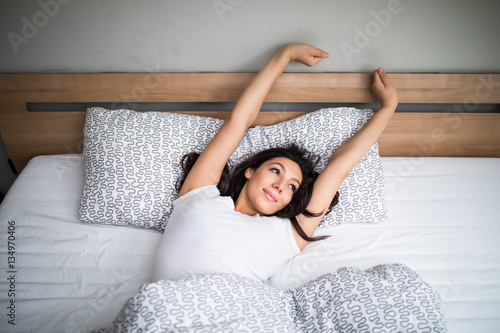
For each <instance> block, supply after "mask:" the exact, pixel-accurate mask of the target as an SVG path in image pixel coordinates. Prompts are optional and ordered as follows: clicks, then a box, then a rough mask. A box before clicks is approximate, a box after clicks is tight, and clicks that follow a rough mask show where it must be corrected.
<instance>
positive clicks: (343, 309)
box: [98, 264, 446, 333]
mask: <svg viewBox="0 0 500 333" xmlns="http://www.w3.org/2000/svg"><path fill="white" fill-rule="evenodd" d="M98 332H101V333H103V332H446V322H445V319H444V311H443V303H442V301H441V298H440V296H439V294H437V293H436V292H435V291H434V289H433V288H432V287H431V286H430V285H428V284H427V283H426V282H424V281H423V280H422V279H421V278H420V276H419V275H418V274H416V273H415V272H413V271H412V270H411V269H410V268H408V267H407V266H405V265H401V264H394V265H379V266H376V267H373V268H371V269H368V270H365V271H361V270H359V269H355V268H341V269H339V270H338V271H337V272H335V273H330V274H325V275H323V276H321V277H319V278H317V279H315V280H313V281H310V282H308V283H306V284H305V285H303V286H302V287H300V288H297V289H293V290H288V291H282V290H279V289H277V288H274V287H271V286H269V285H266V284H264V283H261V282H258V281H254V280H250V279H246V278H242V277H239V276H236V275H232V274H207V275H198V276H192V277H190V278H184V279H181V280H176V281H166V280H161V281H158V282H156V283H150V284H146V285H144V286H142V288H141V289H140V290H139V291H138V293H137V294H136V295H135V296H134V297H132V298H130V299H128V301H127V302H126V303H125V305H124V306H123V307H122V310H121V311H120V313H119V314H118V316H117V317H116V319H115V320H114V322H113V328H110V329H102V330H100V331H98Z"/></svg>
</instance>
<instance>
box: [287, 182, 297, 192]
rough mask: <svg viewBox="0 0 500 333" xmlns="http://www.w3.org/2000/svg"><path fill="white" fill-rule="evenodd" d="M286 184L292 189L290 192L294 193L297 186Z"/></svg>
mask: <svg viewBox="0 0 500 333" xmlns="http://www.w3.org/2000/svg"><path fill="white" fill-rule="evenodd" d="M288 186H290V189H291V190H292V192H294V193H295V191H297V186H295V185H293V184H290V185H288Z"/></svg>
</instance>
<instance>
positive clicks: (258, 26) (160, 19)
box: [0, 0, 500, 193]
mask: <svg viewBox="0 0 500 333" xmlns="http://www.w3.org/2000/svg"><path fill="white" fill-rule="evenodd" d="M499 14H500V1H491V0H490V1H486V0H483V1H469V0H421V1H418V0H399V1H397V0H389V1H383V0H364V1H347V0H345V1H337V0H207V1H202V0H184V1H180V0H177V1H175V0H163V1H161V0H156V1H133V0H103V1H96V0H25V1H19V0H2V1H1V2H0V34H1V35H2V38H1V39H0V52H1V53H0V55H1V62H0V72H104V71H105V72H110V71H124V72H148V71H160V72H172V71H174V72H179V71H180V72H184V71H185V72H196V71H236V72H238V71H258V70H259V69H260V67H261V66H262V65H263V64H264V63H265V62H266V60H267V59H268V58H269V57H270V56H271V55H272V54H273V53H274V52H275V51H276V50H277V49H278V48H279V47H280V46H281V45H284V44H286V43H290V42H305V43H309V44H311V45H314V46H317V47H320V48H323V49H325V50H327V51H328V52H330V53H331V55H332V56H331V57H330V59H328V60H327V61H323V62H321V63H320V64H319V65H318V66H316V67H314V68H307V67H304V66H302V65H300V64H290V65H289V67H288V68H287V71H294V72H298V71H318V72H324V71H333V72H337V71H344V72H345V71H350V72H367V71H372V70H373V69H374V68H376V67H378V66H382V67H384V68H385V69H386V71H388V72H458V73H472V72H476V73H480V72H500V56H499V55H500V34H499V32H500V19H498V16H499ZM0 154H2V153H1V147H0ZM2 155H3V156H0V159H1V161H2V162H1V163H3V161H4V160H5V159H6V157H5V154H2ZM0 175H1V179H2V183H1V184H0V185H1V186H2V187H1V190H2V191H3V192H4V193H5V190H6V188H8V186H9V184H10V182H11V180H12V177H11V176H10V175H9V170H8V169H7V167H6V166H5V165H4V166H3V168H2V167H0Z"/></svg>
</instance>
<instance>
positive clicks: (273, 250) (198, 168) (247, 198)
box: [153, 44, 398, 281]
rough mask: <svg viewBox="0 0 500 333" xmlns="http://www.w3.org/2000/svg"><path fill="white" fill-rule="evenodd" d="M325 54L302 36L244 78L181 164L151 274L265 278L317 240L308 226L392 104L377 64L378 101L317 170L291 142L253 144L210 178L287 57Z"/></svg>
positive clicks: (312, 61) (316, 58) (308, 59)
mask: <svg viewBox="0 0 500 333" xmlns="http://www.w3.org/2000/svg"><path fill="white" fill-rule="evenodd" d="M328 57H329V54H328V53H327V52H325V51H322V50H320V49H317V48H314V47H311V46H309V45H307V44H290V45H287V46H284V47H283V48H281V49H280V50H279V51H278V52H277V53H276V54H275V55H274V57H273V58H272V59H271V60H270V61H269V62H268V63H267V64H266V65H265V66H264V68H262V70H261V71H260V72H259V73H258V74H257V76H256V77H255V78H254V79H253V81H252V82H251V83H250V84H249V85H248V87H247V88H246V89H245V91H244V92H243V94H242V95H241V96H240V98H239V99H238V101H237V103H236V105H235V107H234V109H233V110H232V112H231V115H230V117H229V119H227V120H226V121H225V122H224V124H223V125H222V127H221V128H220V130H219V131H218V133H217V134H216V135H215V136H214V138H213V139H212V141H211V142H210V143H209V144H208V145H207V147H206V148H205V150H204V151H203V152H202V153H201V154H200V156H199V157H198V158H197V159H196V161H195V162H194V161H193V162H194V164H193V165H192V167H188V169H189V173H187V175H186V176H185V179H184V182H183V183H182V186H181V188H180V190H179V197H178V199H177V200H176V201H175V202H174V210H173V212H172V215H171V216H170V219H169V222H168V223H167V226H166V229H165V232H164V234H163V237H162V240H161V243H160V246H159V248H158V252H157V256H156V259H155V266H154V271H153V280H160V279H178V278H182V277H188V276H190V275H194V274H206V273H234V274H238V275H240V276H244V277H249V278H253V279H256V280H260V281H266V280H267V279H268V278H269V277H270V276H271V275H272V274H274V273H275V271H276V270H277V269H278V268H279V267H280V266H281V265H282V264H284V263H285V262H287V261H288V260H290V259H291V258H292V257H293V256H295V255H296V254H298V253H299V252H300V251H301V250H302V249H303V248H304V247H305V246H306V245H307V243H308V242H309V241H314V240H316V239H315V238H313V237H312V236H313V233H314V231H315V230H316V227H317V226H318V225H319V223H320V222H321V219H322V218H323V216H324V215H325V214H326V212H327V211H328V208H329V207H330V206H331V204H332V202H334V199H335V197H336V193H337V190H338V188H339V187H340V185H341V183H342V181H343V180H344V178H345V177H346V176H347V174H348V173H349V172H350V170H351V169H352V168H353V167H354V166H355V165H356V164H357V163H358V162H359V161H360V160H361V158H363V156H364V155H365V154H366V153H367V152H368V150H369V149H370V148H371V146H372V145H373V144H374V142H375V141H376V140H377V139H378V137H379V136H380V134H381V133H382V131H383V129H384V128H385V126H386V124H387V123H388V122H389V120H390V118H391V117H392V115H393V113H394V111H395V109H396V106H397V104H398V97H397V92H396V89H395V88H394V86H393V85H392V83H391V82H390V81H389V79H388V78H387V75H386V74H385V72H384V71H383V70H382V69H381V68H379V69H378V70H376V71H374V73H373V84H372V91H373V93H374V95H375V96H376V97H377V98H378V100H379V102H380V104H381V108H380V110H379V111H378V112H376V113H375V114H374V116H373V117H372V118H371V119H370V121H369V122H368V123H367V124H366V125H365V126H364V127H363V128H362V129H361V130H360V131H359V132H358V133H356V134H355V135H354V136H353V137H352V138H351V139H350V140H348V141H347V142H346V143H345V144H343V145H342V146H341V147H339V148H338V149H337V150H336V151H335V152H334V153H333V154H332V156H331V158H330V161H329V163H328V164H327V166H326V167H325V168H324V170H323V171H322V172H321V174H320V175H316V174H314V173H313V172H312V168H313V166H314V164H311V163H310V162H308V158H307V153H305V152H303V151H301V150H299V149H297V148H296V147H290V148H289V149H281V150H280V149H276V150H270V151H265V152H263V153H261V154H260V155H259V154H258V155H257V157H253V160H251V161H247V162H245V163H244V164H242V165H240V167H239V168H237V170H239V174H238V175H237V176H234V177H233V179H234V178H236V180H235V181H232V183H231V181H230V182H229V183H230V184H232V185H227V184H226V183H227V182H226V180H224V184H223V186H220V188H221V190H220V191H219V188H218V187H217V185H218V184H219V182H220V181H221V176H222V175H223V171H224V170H227V168H226V163H227V161H228V160H229V157H230V156H231V155H232V153H233V152H234V150H235V149H236V147H237V146H238V144H239V142H240V141H241V139H242V138H243V135H244V134H245V131H246V130H247V129H248V128H249V127H250V125H251V124H252V123H253V122H254V120H255V119H256V117H257V115H258V113H259V110H260V108H261V106H262V103H263V102H264V99H265V97H266V96H267V94H268V92H269V90H270V89H271V86H272V85H273V83H274V82H275V81H276V79H277V78H278V77H279V75H280V74H281V73H282V72H283V70H284V69H285V67H286V66H287V64H288V63H289V62H290V61H298V62H301V63H303V64H305V65H307V66H314V65H316V64H317V63H318V62H320V61H321V60H323V59H325V58H328ZM234 183H239V184H240V185H239V186H233V185H234ZM313 185H314V186H313ZM230 188H232V189H230ZM221 192H222V194H223V195H221ZM226 195H227V196H226ZM304 198H305V199H304ZM284 212H285V213H284ZM292 222H293V225H292Z"/></svg>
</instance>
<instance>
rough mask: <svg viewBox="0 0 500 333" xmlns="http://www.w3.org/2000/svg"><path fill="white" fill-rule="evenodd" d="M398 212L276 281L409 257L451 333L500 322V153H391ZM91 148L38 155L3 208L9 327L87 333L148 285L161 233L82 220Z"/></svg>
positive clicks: (320, 247) (1, 253)
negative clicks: (11, 262)
mask: <svg viewBox="0 0 500 333" xmlns="http://www.w3.org/2000/svg"><path fill="white" fill-rule="evenodd" d="M382 162H383V166H384V172H385V177H386V195H387V204H388V210H389V218H388V219H387V220H386V221H384V222H383V223H380V224H373V225H369V224H362V225H355V224H346V225H341V226H338V227H334V228H329V229H321V230H318V232H317V234H331V235H332V237H331V238H330V239H328V240H326V241H322V242H318V243H312V244H310V245H308V246H307V247H306V249H305V250H304V251H303V252H302V254H300V255H299V256H297V257H296V258H294V259H293V260H292V261H291V262H289V263H288V264H286V265H285V266H284V267H282V269H281V270H280V271H279V272H278V273H277V274H276V275H275V276H274V277H273V278H272V279H271V281H270V283H271V284H273V285H275V286H278V287H280V288H285V289H286V288H290V287H295V286H299V285H301V284H302V283H305V282H307V281H309V280H310V279H313V278H315V277H317V276H319V275H321V274H324V273H327V272H330V271H334V270H336V269H338V268H340V267H344V266H354V267H359V268H368V267H371V266H374V265H377V264H383V263H395V262H399V263H404V264H407V265H408V266H409V267H411V268H412V269H414V270H415V271H417V272H418V273H420V274H421V275H422V277H423V278H424V279H425V280H426V281H427V282H429V283H430V284H432V285H433V286H434V287H435V288H436V289H437V290H438V291H439V292H440V293H441V295H442V297H443V299H444V301H445V304H446V311H447V312H446V317H447V321H448V326H449V331H450V332H497V331H498V330H499V328H500V315H499V314H500V260H499V259H498V257H499V256H500V205H499V204H498V202H500V187H499V185H500V173H499V171H500V159H488V158H484V159H479V158H421V159H411V158H383V159H382ZM81 183H82V156H81V155H55V156H40V157H37V158H35V159H33V160H32V161H31V162H30V163H29V165H28V166H27V167H26V168H25V170H24V171H23V172H22V174H21V175H20V176H19V177H18V179H17V180H16V182H15V183H14V185H13V186H12V188H11V190H10V191H9V193H8V195H7V196H6V198H5V199H4V202H3V203H2V205H1V206H0V270H1V276H0V297H1V298H0V300H1V304H0V308H1V309H3V310H2V311H3V312H4V313H1V314H2V319H1V321H0V327H7V328H8V331H12V332H27V331H33V332H41V331H45V332H87V331H89V330H92V329H95V328H101V327H107V326H110V324H111V322H112V320H113V319H114V317H115V316H116V314H117V313H118V311H119V310H120V308H121V306H122V305H123V303H124V301H125V300H126V298H128V297H130V296H132V295H134V294H135V292H136V291H137V289H138V288H139V286H140V285H142V284H143V283H146V282H149V278H150V275H151V269H152V264H153V258H154V253H155V251H156V248H157V246H158V244H159V241H160V238H161V235H160V234H158V233H156V232H154V231H151V230H145V229H139V228H134V227H123V226H109V225H94V224H84V223H81V222H79V220H78V204H79V201H80V195H81V188H82V184H81ZM8 221H15V222H16V227H15V237H16V239H15V250H16V253H15V258H16V261H15V271H16V273H15V275H16V281H15V292H16V297H15V299H16V325H15V326H12V325H8V324H7V320H8V319H9V318H8V317H7V316H6V315H5V314H7V309H6V307H7V305H8V304H9V303H8V302H9V301H10V297H8V292H9V291H8V290H9V288H10V284H9V282H8V281H7V277H8V276H9V275H8V273H7V272H8V271H9V267H7V262H8V254H7V238H8V236H9V235H8V232H7V231H8V228H7V226H8Z"/></svg>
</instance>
